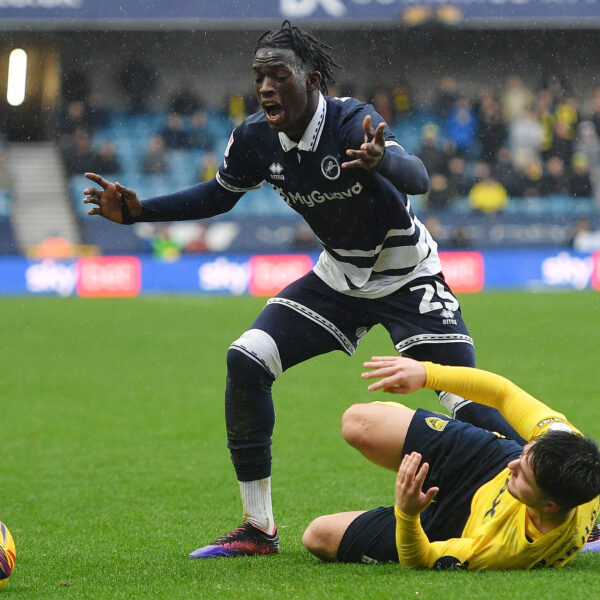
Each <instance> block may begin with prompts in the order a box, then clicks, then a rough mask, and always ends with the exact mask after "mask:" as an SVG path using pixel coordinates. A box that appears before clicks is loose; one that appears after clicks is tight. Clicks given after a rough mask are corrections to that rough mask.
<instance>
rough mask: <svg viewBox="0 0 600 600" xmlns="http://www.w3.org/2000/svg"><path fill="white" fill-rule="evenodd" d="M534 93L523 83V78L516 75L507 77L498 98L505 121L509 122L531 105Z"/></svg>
mask: <svg viewBox="0 0 600 600" xmlns="http://www.w3.org/2000/svg"><path fill="white" fill-rule="evenodd" d="M533 100H534V95H533V93H532V91H531V90H530V89H529V88H528V87H526V86H525V85H524V84H523V80H522V79H521V78H520V77H518V76H517V75H513V76H512V77H509V79H508V81H507V82H506V86H505V88H504V92H503V93H502V97H501V99H500V104H501V106H502V117H503V118H504V121H505V122H506V123H511V122H512V121H514V120H515V119H516V118H517V117H520V116H521V115H522V114H523V112H524V111H525V110H530V109H531V107H532V106H533Z"/></svg>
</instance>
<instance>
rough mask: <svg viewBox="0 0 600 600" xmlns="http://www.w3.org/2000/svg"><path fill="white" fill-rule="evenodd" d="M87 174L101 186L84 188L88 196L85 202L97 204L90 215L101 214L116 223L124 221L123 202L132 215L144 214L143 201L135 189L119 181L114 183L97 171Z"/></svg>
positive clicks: (89, 212) (90, 211)
mask: <svg viewBox="0 0 600 600" xmlns="http://www.w3.org/2000/svg"><path fill="white" fill-rule="evenodd" d="M85 176H86V177H87V178H88V179H89V180H90V181H93V182H94V183H97V184H98V185H99V186H100V188H101V189H98V188H97V187H88V188H86V189H85V190H83V193H84V194H85V196H86V197H85V198H84V200H83V203H84V204H95V205H96V206H94V207H93V208H91V209H90V210H89V211H88V215H100V216H101V217H104V218H105V219H108V220H109V221H113V222H114V223H123V222H124V221H125V219H124V218H123V205H122V202H123V203H124V204H125V206H126V208H127V210H128V211H129V214H130V215H131V216H132V217H139V216H140V215H141V214H142V203H141V202H140V201H139V199H138V197H137V194H136V193H135V192H134V191H133V190H130V189H128V188H125V187H123V186H122V185H121V184H120V183H119V182H115V183H112V182H110V181H108V180H106V179H104V177H102V176H100V175H97V174H96V173H86V174H85Z"/></svg>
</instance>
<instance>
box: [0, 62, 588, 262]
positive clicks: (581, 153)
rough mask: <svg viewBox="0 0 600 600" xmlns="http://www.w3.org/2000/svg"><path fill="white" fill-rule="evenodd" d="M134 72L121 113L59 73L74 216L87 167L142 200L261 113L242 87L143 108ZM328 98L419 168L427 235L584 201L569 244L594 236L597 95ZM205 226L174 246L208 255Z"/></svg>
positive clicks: (207, 157) (189, 180)
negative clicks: (378, 121)
mask: <svg viewBox="0 0 600 600" xmlns="http://www.w3.org/2000/svg"><path fill="white" fill-rule="evenodd" d="M133 72H138V73H141V74H144V73H145V75H144V76H143V77H139V78H136V81H137V83H136V85H132V86H128V87H127V89H125V90H124V94H123V97H124V101H125V103H126V104H125V105H124V106H122V105H121V106H116V105H115V106H113V105H108V104H107V103H106V100H105V98H103V96H102V95H101V93H100V92H99V91H97V90H96V89H94V87H93V85H92V84H91V82H90V81H89V79H88V78H87V77H86V75H85V74H83V73H81V72H77V71H74V72H70V73H67V74H65V77H64V80H63V89H62V103H61V104H60V105H59V106H58V108H57V110H56V111H55V113H54V115H53V118H52V123H51V127H50V129H51V131H52V134H51V137H53V138H54V140H55V141H56V143H57V144H58V147H59V149H60V151H61V154H62V157H63V161H64V166H65V174H66V176H67V178H68V179H69V181H70V186H69V187H70V190H71V195H72V201H73V203H74V205H75V207H76V210H78V211H79V212H78V214H80V216H83V213H82V212H81V210H80V209H81V202H80V201H81V197H80V190H81V178H82V174H83V173H84V172H86V171H92V172H98V173H102V174H103V175H105V176H107V177H109V178H110V177H118V178H119V179H120V180H122V181H125V182H127V183H128V184H129V185H130V186H131V187H133V188H134V189H136V190H137V191H138V192H139V193H140V196H141V197H146V196H148V195H154V194H156V193H166V192H167V191H169V190H172V189H176V188H180V187H185V186H189V185H193V184H194V183H196V182H198V181H206V180H209V179H211V178H212V177H214V175H215V173H216V171H217V170H218V167H219V163H220V161H221V159H222V155H223V151H224V149H225V146H226V144H227V140H228V137H229V134H230V132H231V130H232V129H233V127H235V126H236V125H237V124H239V123H241V122H242V121H243V120H244V118H245V117H246V116H247V115H248V114H252V113H253V112H255V111H256V110H257V109H258V104H257V102H256V99H255V97H254V95H253V93H252V92H251V91H249V90H248V89H247V88H241V89H240V91H239V92H237V93H232V94H230V95H228V96H227V97H225V98H224V99H223V102H222V104H221V106H210V105H207V104H206V103H205V102H204V101H203V99H202V98H201V97H200V95H198V94H196V93H195V92H193V91H192V90H191V89H188V88H182V89H181V90H178V91H177V92H176V93H175V94H173V96H172V97H171V98H170V99H169V101H168V102H166V103H164V105H156V103H153V102H152V101H151V100H149V99H151V98H152V97H153V90H154V87H155V86H156V84H157V81H156V78H155V77H153V76H151V75H149V73H152V72H153V71H152V68H151V67H148V66H146V65H143V64H131V65H130V64H129V63H128V64H127V65H126V66H125V68H124V69H123V73H125V75H123V76H122V77H121V75H119V77H118V81H121V79H123V80H125V81H126V80H127V76H126V73H129V74H130V75H131V73H133ZM330 95H332V96H340V97H343V96H354V97H357V98H359V99H362V100H364V101H367V102H371V103H372V104H373V105H374V106H375V108H376V110H377V111H378V112H379V113H380V114H381V115H382V116H383V118H384V119H385V120H386V122H387V123H388V124H389V125H390V127H391V128H392V129H393V131H394V132H395V134H396V137H397V139H398V141H399V142H400V143H401V144H402V145H403V146H404V147H405V148H406V150H407V151H408V152H409V153H413V154H416V155H418V156H419V157H420V158H421V159H422V160H423V162H424V164H425V166H426V168H427V171H428V173H429V178H430V189H429V191H428V193H427V194H426V195H424V196H421V197H418V198H415V199H414V203H415V204H416V205H418V209H419V214H421V215H422V217H423V218H424V219H427V224H428V227H429V228H430V230H431V232H432V234H433V235H434V237H436V232H441V227H440V224H442V225H443V224H447V223H448V222H449V218H448V216H449V215H450V216H452V215H454V216H455V217H457V216H458V215H465V214H467V215H477V214H481V215H492V216H493V215H498V216H499V217H500V218H501V217H502V214H503V213H504V212H509V211H510V210H511V208H512V209H513V213H514V208H515V207H519V206H522V205H523V201H525V202H527V201H530V202H533V203H535V204H536V206H537V209H536V210H539V211H540V212H542V213H544V214H552V212H553V211H556V209H557V207H558V208H559V209H560V213H561V214H565V215H566V214H568V212H569V206H570V205H571V203H575V202H578V203H579V204H578V205H579V206H581V205H582V204H581V203H584V204H585V206H587V207H589V210H587V209H586V213H585V214H583V215H582V214H578V215H577V217H575V216H573V218H572V219H571V222H569V223H567V224H566V227H570V228H572V229H573V237H574V236H575V235H576V231H575V230H577V229H581V228H582V227H584V228H585V229H590V228H591V229H592V230H594V229H595V225H591V224H590V222H589V220H587V221H586V219H588V218H589V216H590V215H592V218H593V215H595V214H597V213H598V210H599V207H600V88H597V89H595V90H591V91H590V92H588V93H587V94H585V95H583V96H582V95H581V94H579V95H576V94H575V93H573V92H572V91H571V90H570V89H569V87H568V85H567V84H566V83H565V82H563V81H562V80H561V78H560V77H558V76H555V75H550V76H547V77H545V78H544V79H543V80H541V81H540V82H539V83H538V85H536V86H533V85H532V80H527V81H524V79H523V78H521V77H519V76H517V75H514V74H512V75H508V76H507V77H506V78H505V80H504V81H503V82H501V84H499V85H497V86H496V87H495V88H493V87H492V86H491V85H487V84H486V83H485V82H482V84H481V85H480V86H479V89H478V91H477V92H476V93H470V92H468V91H467V85H466V82H461V81H460V80H458V79H456V78H454V77H451V76H445V77H443V78H442V79H441V80H440V81H439V83H438V86H437V89H430V90H429V93H428V100H427V102H423V101H416V100H414V99H413V94H412V91H411V88H410V86H409V85H406V84H397V85H393V86H390V87H388V88H384V87H376V88H373V89H370V90H362V89H358V88H357V87H356V86H354V85H352V84H340V85H337V86H331V88H330ZM0 146H2V145H0ZM3 156H4V152H3V148H2V147H0V186H1V187H2V189H3V190H5V191H3V192H2V193H0V196H1V198H0V200H2V198H3V200H2V202H3V203H4V205H5V206H4V209H5V210H4V212H5V213H6V211H9V212H10V207H9V204H10V181H9V176H8V174H7V173H6V169H5V168H4V167H3V163H4V160H3ZM261 193H262V196H261V200H260V201H259V202H257V204H260V206H261V207H262V208H261V211H259V212H256V214H254V212H252V210H253V209H252V210H248V214H250V215H251V216H254V217H259V216H263V217H265V216H272V217H273V218H274V219H277V218H281V216H282V215H283V216H285V210H286V209H287V207H283V208H281V209H278V210H272V208H273V207H274V206H275V205H277V206H278V205H282V203H281V202H279V201H278V200H277V199H276V198H275V194H274V192H272V190H270V189H268V186H265V188H264V189H263V190H261ZM269 194H270V195H269ZM518 210H520V209H518V208H517V211H518ZM282 211H283V212H282ZM7 214H8V213H7ZM577 218H579V221H578V222H577V223H576V220H577ZM5 220H6V219H5ZM450 220H451V219H450ZM592 220H593V219H592ZM582 223H583V226H582ZM190 227H191V226H190ZM294 227H295V226H294ZM209 228H210V227H207V226H199V225H197V226H196V227H195V229H194V231H193V232H192V233H193V235H192V236H191V240H190V241H189V242H185V243H183V244H180V243H178V244H176V245H178V246H179V248H180V250H182V251H196V252H197V251H207V250H208V251H209V250H211V246H210V244H207V243H206V241H205V237H206V233H207V231H208V229H209ZM182 229H183V228H182ZM169 231H170V228H169V227H168V226H166V227H165V226H161V227H154V228H152V227H150V226H148V227H146V228H145V229H143V230H142V229H138V230H136V235H138V236H140V234H142V235H141V237H145V239H146V242H144V244H145V245H146V248H147V249H149V250H151V249H153V248H154V249H155V248H157V247H158V248H162V247H163V246H164V239H165V237H167V238H168V237H169ZM190 231H191V230H190ZM187 235H188V234H187V233H185V234H184V237H185V236H187ZM291 236H292V238H293V242H292V246H291V247H290V249H294V248H296V249H297V250H300V251H305V250H307V249H308V250H318V244H317V242H316V240H315V238H314V236H312V234H311V233H307V231H306V227H305V226H304V225H303V224H302V223H300V224H298V225H297V230H296V231H295V232H293V233H292V234H291ZM436 239H437V240H438V243H441V244H442V246H446V247H469V246H471V247H472V245H473V244H472V240H470V239H469V233H468V228H465V227H462V226H460V225H456V224H452V225H450V226H449V227H446V229H445V231H443V232H441V233H440V235H439V237H436ZM188 246H189V249H188Z"/></svg>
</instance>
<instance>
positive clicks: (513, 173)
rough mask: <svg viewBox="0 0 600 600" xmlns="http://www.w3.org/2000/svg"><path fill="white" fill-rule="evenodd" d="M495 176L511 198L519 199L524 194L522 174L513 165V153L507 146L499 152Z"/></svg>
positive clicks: (495, 165) (494, 171)
mask: <svg viewBox="0 0 600 600" xmlns="http://www.w3.org/2000/svg"><path fill="white" fill-rule="evenodd" d="M493 174H494V178H495V179H496V180H497V181H499V182H500V183H501V184H502V185H503V186H504V187H505V188H506V191H507V192H508V195H509V196H514V197H518V196H521V195H522V194H523V181H522V178H521V173H520V171H519V170H518V169H517V168H516V167H515V165H514V164H513V161H512V155H511V152H510V150H509V149H508V148H507V147H506V146H502V147H501V148H500V149H499V150H498V153H497V155H496V162H495V163H494V166H493Z"/></svg>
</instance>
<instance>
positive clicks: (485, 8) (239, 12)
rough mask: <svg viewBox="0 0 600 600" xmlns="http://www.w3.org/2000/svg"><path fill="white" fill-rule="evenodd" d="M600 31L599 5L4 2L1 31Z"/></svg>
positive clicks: (544, 1) (354, 0)
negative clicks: (297, 27) (438, 26)
mask: <svg viewBox="0 0 600 600" xmlns="http://www.w3.org/2000/svg"><path fill="white" fill-rule="evenodd" d="M286 18H289V19H292V20H293V21H294V23H299V24H302V25H305V26H306V25H311V26H319V27H328V28H346V29H360V28H363V27H365V26H368V27H380V28H393V27H399V26H414V25H422V24H425V23H431V22H435V23H443V24H446V25H450V26H455V27H482V28H510V27H528V28H538V27H553V26H554V27H597V26H599V25H600V0H450V1H448V0H219V1H218V2H214V1H212V0H169V1H165V0H102V1H100V2H99V1H98V0H0V29H4V30H7V29H23V28H24V29H38V30H39V29H68V30H73V29H77V30H81V29H166V30H168V29H200V28H202V29H239V28H245V29H254V28H265V27H268V26H271V25H275V24H279V23H281V21H282V20H283V19H286Z"/></svg>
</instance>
